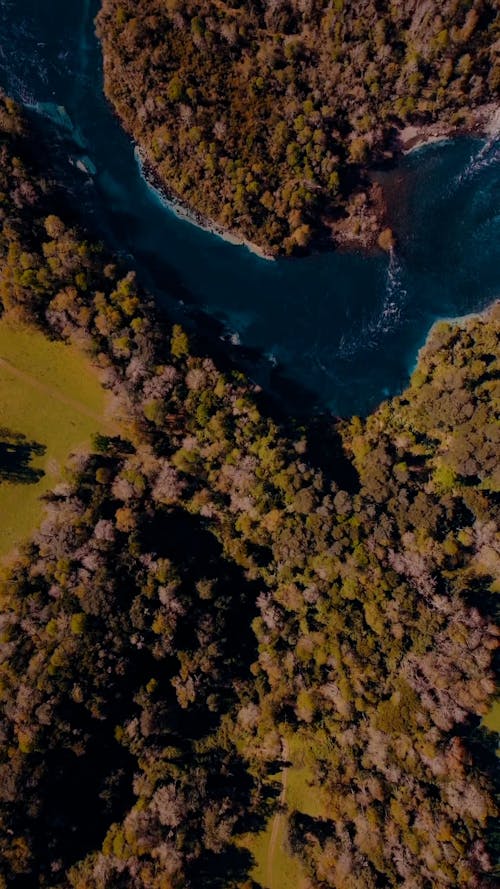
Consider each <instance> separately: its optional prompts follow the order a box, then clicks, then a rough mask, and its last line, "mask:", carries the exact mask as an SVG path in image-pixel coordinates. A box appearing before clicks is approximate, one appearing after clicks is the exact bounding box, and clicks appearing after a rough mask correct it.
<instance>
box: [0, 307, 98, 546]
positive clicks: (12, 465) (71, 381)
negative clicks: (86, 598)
mask: <svg viewBox="0 0 500 889" xmlns="http://www.w3.org/2000/svg"><path fill="white" fill-rule="evenodd" d="M107 401H108V396H107V394H106V392H105V391H104V390H103V388H102V387H101V385H100V383H99V380H98V377H97V374H96V371H95V370H94V369H93V368H92V366H91V364H90V362H89V361H88V360H87V358H86V357H85V356H84V355H82V354H81V353H80V352H79V351H78V350H77V349H76V348H73V347H70V346H67V345H65V344H64V343H60V342H53V341H51V340H49V339H47V337H45V336H44V334H43V333H41V332H39V331H37V330H34V329H32V328H28V327H26V328H25V327H20V326H15V327H14V326H12V325H10V324H9V322H8V321H7V320H5V319H0V557H2V556H5V555H6V554H7V553H8V552H9V551H10V550H11V549H12V548H13V547H15V546H16V544H17V543H19V542H21V541H22V540H23V539H24V538H26V537H27V536H28V535H29V533H30V532H31V531H32V530H33V529H34V528H35V527H36V525H37V524H38V522H39V520H40V518H41V516H42V511H43V504H42V503H41V501H40V497H41V495H42V494H44V493H45V492H46V491H48V490H49V489H50V488H52V487H53V486H54V485H55V484H57V482H58V481H60V480H61V478H62V470H63V467H64V464H65V462H66V460H67V458H68V456H69V454H70V453H72V452H74V451H77V450H79V449H82V448H86V447H88V445H89V443H90V439H91V436H92V434H93V433H95V432H98V431H102V432H105V431H110V429H111V426H110V423H109V421H107V420H106V404H107Z"/></svg>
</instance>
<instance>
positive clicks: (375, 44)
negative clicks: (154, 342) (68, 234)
mask: <svg viewBox="0 0 500 889" xmlns="http://www.w3.org/2000/svg"><path fill="white" fill-rule="evenodd" d="M97 26H98V35H99V37H100V40H101V42H102V47H103V54H104V75H105V91H106V95H107V97H108V99H109V100H110V102H111V103H112V105H113V107H114V109H115V110H116V112H117V114H118V115H119V117H120V119H121V121H122V123H123V124H124V126H125V128H126V129H127V131H128V132H129V133H130V134H131V135H132V136H133V138H134V140H135V141H136V143H137V144H138V146H139V147H140V150H141V153H142V156H143V159H144V162H145V166H146V169H147V170H148V171H149V173H150V174H151V175H152V176H153V179H154V181H156V182H157V183H158V184H160V185H161V186H163V187H164V189H166V192H167V194H168V195H170V197H171V198H173V199H174V200H180V201H181V202H182V204H184V205H185V206H186V207H187V208H189V209H190V210H191V211H192V213H193V215H194V216H195V218H198V219H201V220H209V221H211V222H212V223H213V224H214V225H215V226H216V228H217V229H218V230H220V231H230V232H231V233H233V234H237V235H239V236H240V237H242V238H244V239H247V240H248V241H249V242H251V243H254V244H256V245H258V246H259V247H260V248H261V249H263V250H264V251H265V252H266V253H267V254H268V255H270V256H273V255H276V254H281V253H285V254H292V253H303V252H304V251H307V250H309V249H312V248H315V249H318V248H328V247H331V246H333V245H335V244H336V245H337V246H343V245H349V246H351V247H352V246H355V247H363V248H373V247H375V246H377V244H379V246H382V247H383V248H384V249H388V248H390V246H391V244H392V243H393V240H394V238H393V235H392V233H391V231H390V230H388V228H387V213H386V207H385V199H384V195H383V193H382V192H381V189H380V187H379V186H377V184H376V183H375V182H374V181H373V180H372V179H371V177H370V175H369V170H370V168H371V167H373V165H374V164H379V165H381V164H384V163H388V162H390V161H391V158H393V157H394V153H395V152H397V150H398V135H399V133H400V132H401V130H403V129H404V127H405V126H407V125H413V126H416V127H417V129H418V127H421V126H422V125H428V124H429V123H434V122H436V121H438V122H439V124H440V126H441V127H442V128H443V127H444V131H445V132H446V131H448V132H456V131H469V130H472V131H474V129H475V127H476V126H479V125H480V124H481V121H482V120H483V121H484V120H485V119H486V118H487V116H488V108H489V112H490V113H491V110H492V107H491V105H489V104H488V103H492V102H493V103H495V102H496V101H497V100H498V95H499V88H500V60H499V38H500V12H499V8H498V3H497V2H495V0H443V2H441V3H438V4H436V3H432V2H429V3H427V2H417V0H397V2H391V0H362V2H356V3H349V2H345V0H235V2H233V3H230V2H228V3H226V2H224V0H214V2H199V0H196V2H194V0H141V3H140V4H137V3H136V2H135V0H103V2H102V8H101V11H100V12H99V15H98V17H97Z"/></svg>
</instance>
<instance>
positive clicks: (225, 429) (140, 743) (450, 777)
mask: <svg viewBox="0 0 500 889" xmlns="http://www.w3.org/2000/svg"><path fill="white" fill-rule="evenodd" d="M35 149H36V146H35V145H34V144H33V142H32V140H31V139H30V135H29V132H27V130H26V124H25V123H24V121H23V120H22V118H21V115H20V113H19V110H18V109H17V108H16V106H15V105H14V104H13V103H12V102H11V101H10V100H9V99H7V98H5V97H1V98H0V221H1V234H0V300H1V308H2V313H3V319H8V320H10V322H11V323H12V324H13V325H17V326H24V327H26V328H27V329H32V330H34V329H36V330H38V331H41V332H43V334H44V335H45V336H46V337H47V338H50V339H52V340H54V339H56V340H58V341H61V342H64V343H72V347H71V348H76V349H79V350H83V351H84V352H85V353H86V354H87V356H88V357H89V358H90V359H91V361H92V363H93V365H94V366H95V368H96V370H97V372H98V373H99V375H100V379H101V382H102V385H103V386H104V387H105V388H106V389H107V390H108V392H110V393H112V394H113V397H114V404H115V407H114V421H115V423H116V424H117V426H118V428H119V432H117V433H116V434H109V435H104V434H99V435H97V436H96V437H95V439H94V444H93V447H92V449H91V451H90V452H88V453H82V452H79V453H78V454H75V456H74V457H73V458H71V459H70V460H69V461H68V464H67V467H66V470H65V478H64V480H63V481H62V482H61V483H60V484H59V485H58V486H57V487H56V488H55V489H54V490H53V491H52V492H51V493H50V494H48V495H47V496H46V498H45V502H46V510H45V518H44V520H43V522H42V524H41V526H40V527H39V529H38V530H37V531H36V532H35V533H34V534H33V536H32V538H31V539H30V540H29V541H27V542H26V543H24V544H23V545H22V546H21V547H20V549H19V552H18V554H17V555H15V556H13V557H12V558H11V559H10V560H9V561H8V562H7V563H5V565H4V567H3V569H2V574H1V584H0V598H1V616H0V621H1V647H0V735H1V745H0V886H2V887H4V889H35V887H36V889H44V887H45V889H49V887H50V889H132V887H136V889H188V887H189V889H202V887H203V889H210V887H212V889H215V887H217V889H230V887H232V889H258V887H259V885H260V883H259V882H258V881H257V880H256V878H255V871H254V870H253V866H254V859H253V856H254V851H255V849H256V840H257V838H258V837H259V836H260V835H262V832H263V831H265V829H266V825H268V824H269V823H270V819H273V818H274V817H275V813H276V812H277V811H278V806H279V805H281V809H282V815H281V816H280V817H282V819H284V823H285V825H286V830H287V833H288V838H287V840H286V844H287V848H288V854H289V856H290V857H291V859H292V860H294V861H296V862H297V863H298V865H300V868H301V872H302V873H303V880H302V883H303V885H304V886H307V887H310V889H326V887H334V889H377V887H394V889H396V887H399V889H402V887H404V889H458V887H468V889H488V887H492V886H493V885H495V884H496V877H495V860H496V856H497V850H496V849H495V842H496V841H495V831H494V824H495V819H496V817H497V814H498V810H497V806H496V802H495V798H496V793H495V791H496V788H495V782H496V781H497V780H498V769H497V768H496V765H497V760H496V757H495V744H496V736H495V735H493V733H491V732H489V731H488V730H487V729H486V728H484V727H483V726H482V725H481V719H482V717H483V716H484V715H485V714H486V713H487V712H488V710H489V708H490V706H491V702H492V698H493V695H494V693H495V681H494V679H495V676H494V670H493V666H494V655H495V651H496V649H497V647H498V636H499V630H498V627H497V626H496V625H495V623H494V620H493V614H494V608H495V603H496V599H495V590H497V589H498V573H499V572H498V567H499V548H498V535H497V533H496V532H497V522H496V520H497V517H498V516H497V507H498V490H499V478H498V460H497V455H498V426H497V425H496V424H495V412H498V406H499V404H498V402H499V386H498V377H499V359H498V355H499V352H498V336H499V331H500V311H499V306H498V305H497V306H493V307H492V308H491V309H490V310H489V311H488V312H487V313H485V314H484V315H483V316H477V317H471V318H469V319H464V320H463V321H462V322H460V323H453V324H451V323H446V322H443V323H441V324H439V325H437V326H436V327H435V328H434V330H433V332H432V335H431V337H430V339H429V342H428V344H427V346H426V347H425V349H424V350H423V352H422V353H421V355H420V359H419V363H418V366H417V368H416V370H415V372H414V374H413V376H412V379H411V382H410V384H409V386H408V388H407V390H406V391H405V392H404V393H403V395H402V396H401V397H399V398H394V399H392V400H390V401H387V402H386V403H385V404H383V405H382V406H381V407H380V408H379V409H378V410H377V411H376V412H375V413H374V414H373V415H372V416H370V417H369V418H368V419H367V420H366V421H365V420H361V419H358V418H353V419H351V420H345V421H340V420H338V421H335V422H334V421H333V419H331V418H330V419H327V418H325V420H324V421H323V425H322V426H321V428H320V430H319V432H318V429H317V428H316V430H315V429H314V428H312V427H311V428H306V427H303V426H299V425H297V424H294V423H292V422H291V421H290V422H288V423H287V424H286V425H284V424H283V422H281V423H280V422H278V421H277V420H276V419H273V417H272V416H270V415H269V413H268V412H267V411H266V410H265V409H264V408H263V406H262V402H261V399H260V395H259V392H258V391H257V389H256V387H255V386H253V385H252V384H251V383H249V381H248V380H246V379H245V377H244V376H243V375H242V374H240V373H238V372H236V371H229V370H227V369H226V370H221V369H219V368H218V367H217V366H216V364H215V363H214V361H213V360H212V359H211V358H210V357H209V356H207V355H206V354H203V352H202V351H201V350H200V349H199V348H198V347H197V345H196V338H195V337H194V338H191V341H190V340H189V339H188V336H187V335H186V333H185V332H184V331H183V330H182V328H181V327H179V326H178V325H176V324H172V323H170V322H169V321H168V319H167V318H165V317H163V316H158V315H157V314H156V313H155V310H154V308H153V306H152V304H151V301H150V300H149V299H148V297H147V295H145V294H144V293H143V292H142V291H141V289H140V287H139V286H138V284H137V282H136V280H135V278H134V274H133V273H131V272H128V271H127V269H126V268H123V267H122V266H121V264H120V263H119V262H117V261H116V260H114V259H113V257H112V256H111V255H110V254H109V253H108V252H107V250H106V248H105V247H103V246H102V245H99V244H95V243H93V242H92V241H91V240H90V239H89V238H88V237H87V236H86V235H85V234H84V233H83V232H81V231H79V230H78V229H77V228H75V227H74V224H73V221H72V219H71V218H68V216H67V213H65V211H64V207H62V208H61V201H60V195H59V197H58V199H57V202H56V200H55V194H56V192H55V191H54V188H53V185H52V184H51V183H50V182H48V181H47V180H46V179H45V178H44V174H43V169H42V168H41V167H40V160H39V158H37V156H36V151H35ZM55 207H57V211H58V212H57V215H56V214H55V213H54V212H53V211H54V208H55ZM68 348H70V347H69V346H68ZM0 434H1V436H3V437H5V436H6V434H7V432H6V430H2V431H1V433H0ZM284 768H287V770H288V773H289V775H290V780H291V778H292V777H294V781H295V783H294V785H293V786H294V788H295V791H296V790H297V786H298V781H299V777H300V779H301V781H302V797H303V798H307V799H308V800H309V803H308V804H305V805H298V804H294V801H293V796H290V797H287V795H286V794H285V792H284V789H283V791H280V783H279V780H277V779H279V775H280V773H282V770H283V769H284ZM304 776H306V777H305V778H304ZM280 797H281V803H280ZM312 802H314V806H313V805H312ZM290 889H292V887H290Z"/></svg>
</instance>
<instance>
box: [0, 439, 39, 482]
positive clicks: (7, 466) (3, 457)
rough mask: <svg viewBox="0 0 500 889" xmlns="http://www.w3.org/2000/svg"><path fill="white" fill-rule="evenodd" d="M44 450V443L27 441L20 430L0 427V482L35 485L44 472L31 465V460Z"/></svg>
mask: <svg viewBox="0 0 500 889" xmlns="http://www.w3.org/2000/svg"><path fill="white" fill-rule="evenodd" d="M45 451H46V447H45V445H42V444H40V443H39V442H37V441H28V439H27V438H26V436H25V435H23V434H22V432H11V430H10V429H5V428H2V427H0V482H3V481H8V482H17V483H18V484H23V485H35V484H36V483H37V482H38V481H40V479H41V478H42V477H43V475H45V473H44V471H43V469H38V468H34V467H33V466H31V461H32V460H33V458H34V457H41V456H42V455H43V454H45Z"/></svg>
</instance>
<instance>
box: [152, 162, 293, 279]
mask: <svg viewBox="0 0 500 889" xmlns="http://www.w3.org/2000/svg"><path fill="white" fill-rule="evenodd" d="M134 155H135V158H136V160H137V163H138V165H139V169H140V171H141V175H142V176H143V178H144V180H145V182H147V184H148V186H149V187H150V188H151V189H152V190H153V191H154V192H155V194H156V195H157V196H158V198H159V200H160V201H161V202H162V204H164V206H165V207H167V208H168V209H169V210H170V211H171V212H172V213H175V215H176V216H177V218H178V219H183V220H184V221H185V222H189V224H190V225H194V226H196V228H199V229H202V231H205V232H209V234H211V235H216V236H217V237H218V238H221V239H222V240H223V241H226V242H227V243H228V244H233V245H235V246H237V247H246V248H247V250H249V251H250V252H251V253H254V254H255V255H256V256H258V257H259V259H266V260H267V261H269V262H274V260H275V258H276V257H274V256H272V255H271V254H270V253H266V251H265V250H263V249H262V248H261V247H259V246H258V245H257V244H254V243H252V241H248V240H247V239H246V238H243V237H241V236H240V235H236V234H234V233H233V232H230V231H228V230H227V229H225V228H222V226H219V225H217V223H215V222H211V221H210V220H208V219H206V218H205V217H204V216H202V214H201V213H197V212H196V211H195V210H191V209H190V208H189V207H186V206H185V204H183V203H182V202H181V201H179V200H178V199H177V198H175V197H174V196H173V195H171V194H169V193H168V191H167V190H166V188H165V187H164V186H163V185H162V184H160V182H159V181H158V177H157V176H156V174H155V172H154V169H153V167H152V166H151V164H149V162H148V160H147V158H145V157H144V153H143V151H142V150H141V149H140V148H139V146H138V145H136V146H135V148H134Z"/></svg>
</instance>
